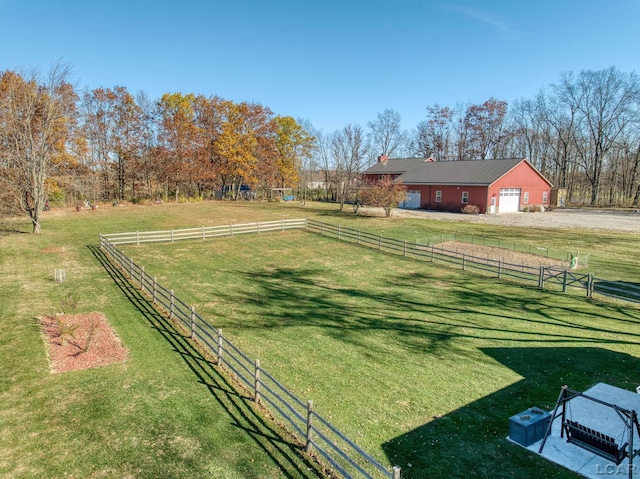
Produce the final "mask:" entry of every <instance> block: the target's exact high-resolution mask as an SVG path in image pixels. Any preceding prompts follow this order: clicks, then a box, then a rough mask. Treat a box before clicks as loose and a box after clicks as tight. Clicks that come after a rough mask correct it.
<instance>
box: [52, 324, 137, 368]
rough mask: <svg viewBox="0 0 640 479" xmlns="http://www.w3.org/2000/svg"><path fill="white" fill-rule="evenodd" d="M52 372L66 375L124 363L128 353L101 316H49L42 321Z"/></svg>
mask: <svg viewBox="0 0 640 479" xmlns="http://www.w3.org/2000/svg"><path fill="white" fill-rule="evenodd" d="M40 325H41V326H42V331H43V333H44V335H45V340H46V343H47V346H48V349H49V360H50V362H51V372H54V373H64V372H68V371H77V370H81V369H89V368H95V367H98V366H106V365H107V364H111V363H117V362H122V361H125V360H126V359H127V357H128V355H129V351H128V350H127V349H126V348H125V347H123V346H122V344H121V343H120V339H119V338H118V337H117V336H116V334H115V332H114V331H113V329H112V328H111V325H109V322H108V321H107V318H105V317H104V315H103V314H102V313H95V312H94V313H86V314H75V315H61V314H58V315H55V316H46V317H44V318H41V319H40Z"/></svg>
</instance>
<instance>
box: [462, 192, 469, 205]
mask: <svg viewBox="0 0 640 479" xmlns="http://www.w3.org/2000/svg"><path fill="white" fill-rule="evenodd" d="M462 203H463V204H465V205H466V204H467V203H469V192H468V191H463V192H462Z"/></svg>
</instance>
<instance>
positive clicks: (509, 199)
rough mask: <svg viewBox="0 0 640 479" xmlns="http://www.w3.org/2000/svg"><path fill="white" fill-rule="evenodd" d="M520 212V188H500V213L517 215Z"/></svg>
mask: <svg viewBox="0 0 640 479" xmlns="http://www.w3.org/2000/svg"><path fill="white" fill-rule="evenodd" d="M518 211H520V188H500V203H498V213H517V212H518Z"/></svg>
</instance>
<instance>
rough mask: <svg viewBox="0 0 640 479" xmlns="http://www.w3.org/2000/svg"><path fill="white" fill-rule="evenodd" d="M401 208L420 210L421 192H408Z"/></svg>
mask: <svg viewBox="0 0 640 479" xmlns="http://www.w3.org/2000/svg"><path fill="white" fill-rule="evenodd" d="M400 206H401V207H402V208H409V209H413V210H417V209H418V208H420V190H407V198H406V199H405V200H404V201H403V202H402V204H401V205H400Z"/></svg>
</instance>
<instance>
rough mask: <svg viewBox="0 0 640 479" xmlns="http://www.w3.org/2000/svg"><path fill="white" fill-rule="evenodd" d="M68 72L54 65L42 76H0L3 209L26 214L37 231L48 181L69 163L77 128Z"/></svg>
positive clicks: (0, 178)
mask: <svg viewBox="0 0 640 479" xmlns="http://www.w3.org/2000/svg"><path fill="white" fill-rule="evenodd" d="M68 75H69V68H68V67H66V66H63V65H56V66H54V67H52V68H51V70H50V71H49V73H48V75H47V76H46V77H42V76H41V75H40V74H38V73H32V74H29V75H24V74H21V73H18V72H14V71H5V72H2V73H1V74H0V190H1V191H2V195H1V196H0V200H1V201H2V207H3V209H4V210H6V211H8V212H14V213H16V212H19V213H21V214H24V215H26V216H27V217H28V218H29V219H30V220H31V224H32V225H33V233H36V234H38V233H40V232H41V230H42V226H41V216H42V212H43V210H44V208H45V204H46V203H47V195H48V191H47V185H48V183H47V180H48V179H49V177H50V176H51V175H52V173H54V170H55V169H56V167H57V166H58V165H59V164H64V162H65V161H67V160H68V157H69V154H68V151H67V145H68V144H69V143H70V141H71V138H72V135H73V131H74V128H75V126H76V102H77V96H76V93H75V91H74V89H73V87H72V85H71V84H69V83H68V82H67V77H68Z"/></svg>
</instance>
